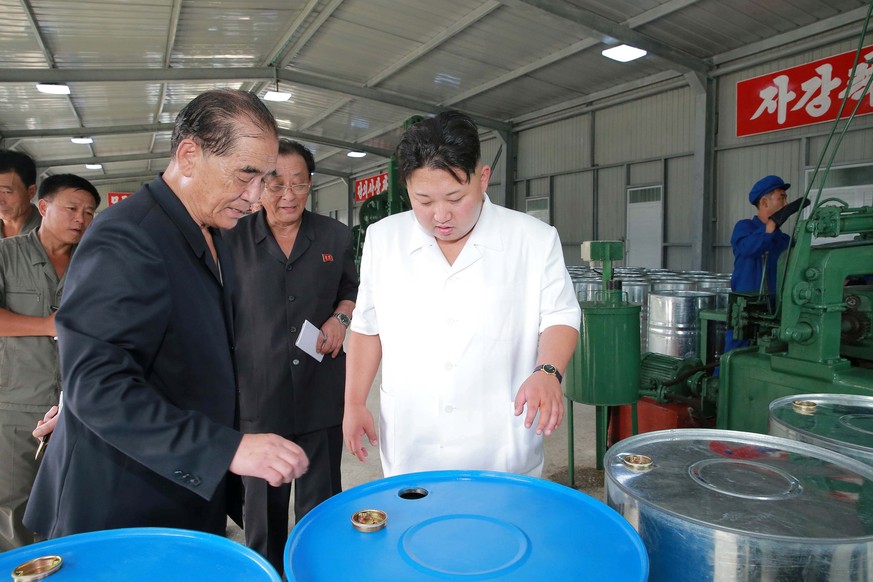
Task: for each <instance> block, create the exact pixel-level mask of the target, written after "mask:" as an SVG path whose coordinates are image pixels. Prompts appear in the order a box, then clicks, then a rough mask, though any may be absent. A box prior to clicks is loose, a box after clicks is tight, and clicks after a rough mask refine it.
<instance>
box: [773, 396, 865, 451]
mask: <svg viewBox="0 0 873 582" xmlns="http://www.w3.org/2000/svg"><path fill="white" fill-rule="evenodd" d="M835 397H836V398H835ZM816 399H817V400H822V401H825V402H827V403H828V404H852V403H853V402H855V403H856V402H857V401H858V400H862V401H864V400H865V401H867V403H868V404H869V405H870V408H871V410H873V396H863V395H858V396H853V395H851V394H828V393H824V392H823V393H817V394H794V395H792V396H782V397H780V398H777V399H776V400H774V401H772V402H771V403H770V406H769V407H768V409H767V411H768V420H769V421H771V422H775V423H777V424H778V425H780V426H784V427H785V428H787V429H791V430H793V431H797V432H800V433H802V434H805V435H809V436H811V437H815V438H816V439H817V440H820V441H822V442H825V443H828V444H833V445H837V446H839V447H841V448H846V449H851V450H853V451H860V452H863V453H868V454H869V453H870V452H873V448H871V447H865V446H863V445H857V444H855V443H852V442H849V441H841V440H839V439H835V438H833V437H829V436H825V435H821V434H818V433H816V432H812V431H810V430H806V429H802V428H798V427H796V426H792V425H790V424H787V423H785V422H784V421H782V420H780V419H778V418H773V416H772V414H773V410H774V409H775V408H777V405H780V406H781V405H783V404H785V403H788V404H791V403H792V402H793V401H795V400H816ZM771 436H772V435H771ZM789 440H791V439H789ZM837 454H840V453H837ZM850 458H851V457H850Z"/></svg>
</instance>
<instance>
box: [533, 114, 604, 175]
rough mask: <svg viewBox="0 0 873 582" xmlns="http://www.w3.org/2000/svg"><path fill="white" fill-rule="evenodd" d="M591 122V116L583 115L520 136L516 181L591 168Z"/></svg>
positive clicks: (537, 128) (534, 129)
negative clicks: (517, 179)
mask: <svg viewBox="0 0 873 582" xmlns="http://www.w3.org/2000/svg"><path fill="white" fill-rule="evenodd" d="M589 122H590V116H588V115H582V116H579V117H574V118H572V119H567V120H564V121H559V122H556V123H550V124H548V125H543V126H540V127H536V128H533V129H528V130H525V131H522V132H520V133H519V134H518V152H519V155H518V165H517V168H516V169H517V177H518V178H519V179H523V178H527V177H530V176H542V175H551V174H557V173H561V172H567V171H573V170H578V169H580V168H585V167H587V166H589V165H590V163H591V160H590V157H591V149H590V143H589V140H590V137H589ZM522 153H523V155H522Z"/></svg>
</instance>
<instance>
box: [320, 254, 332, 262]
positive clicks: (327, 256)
mask: <svg viewBox="0 0 873 582" xmlns="http://www.w3.org/2000/svg"><path fill="white" fill-rule="evenodd" d="M321 262H322V263H332V262H333V255H332V254H330V253H322V254H321Z"/></svg>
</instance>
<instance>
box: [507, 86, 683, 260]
mask: <svg viewBox="0 0 873 582" xmlns="http://www.w3.org/2000/svg"><path fill="white" fill-rule="evenodd" d="M693 114H694V101H693V96H692V93H691V90H690V89H689V88H687V87H686V88H681V89H674V90H670V91H667V92H665V93H661V94H658V95H654V96H650V97H644V98H640V99H638V100H633V101H630V102H627V103H623V104H620V105H616V106H614V107H609V108H603V109H597V110H592V111H589V112H587V113H583V114H581V115H579V116H577V117H573V118H570V119H565V120H562V121H557V122H554V123H550V124H547V125H542V126H539V127H535V128H531V129H526V130H523V131H521V132H519V134H518V166H517V176H516V178H517V179H516V184H515V186H516V208H518V209H519V210H523V209H524V199H525V198H526V197H533V196H542V195H545V194H547V193H550V194H551V197H552V201H551V204H552V216H553V224H554V226H555V227H556V228H557V229H558V232H559V234H560V236H561V242H562V243H563V245H564V254H565V258H566V260H567V263H568V264H571V265H572V264H580V263H581V258H580V256H579V243H581V242H583V241H586V240H592V239H595V238H596V239H602V240H606V239H613V240H615V239H624V238H625V235H626V230H627V226H626V220H627V188H628V187H630V186H650V185H664V200H665V211H666V209H667V208H670V207H676V208H687V207H688V206H689V205H690V202H691V198H690V196H691V189H692V188H691V181H692V177H693V176H692V174H691V164H690V163H688V162H685V163H678V164H675V165H674V166H673V171H672V174H671V175H670V183H669V184H667V176H666V175H665V172H666V170H665V168H669V167H671V164H672V163H673V160H675V159H686V158H687V159H688V160H690V159H691V158H690V155H691V154H690V152H691V149H692V142H693V135H692V131H693V119H694V116H693ZM686 222H687V221H686ZM669 226H670V223H669V221H668V223H667V224H666V225H665V231H664V232H665V235H664V236H665V238H664V241H665V264H666V266H667V267H668V268H676V269H680V268H687V264H688V263H689V259H688V257H687V256H683V255H682V254H681V253H677V252H675V251H673V250H672V248H671V247H670V246H668V244H667V243H678V244H685V245H688V248H689V249H690V231H689V230H687V229H684V230H683V231H682V232H681V238H679V239H677V238H676V234H675V233H671V232H670V231H669V228H668V227H669ZM685 255H688V253H687V252H686V253H685Z"/></svg>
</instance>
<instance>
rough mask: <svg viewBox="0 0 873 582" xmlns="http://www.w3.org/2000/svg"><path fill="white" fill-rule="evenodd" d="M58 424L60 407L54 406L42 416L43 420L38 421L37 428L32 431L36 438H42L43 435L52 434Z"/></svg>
mask: <svg viewBox="0 0 873 582" xmlns="http://www.w3.org/2000/svg"><path fill="white" fill-rule="evenodd" d="M57 424H58V407H57V406H52V407H51V408H49V409H48V412H46V413H45V416H43V417H42V420H37V421H36V428H35V429H33V432H32V433H30V434H32V435H33V438H35V439H36V440H42V437H44V436H47V435H50V434H51V433H52V432H53V431H54V430H55V426H56V425H57Z"/></svg>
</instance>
